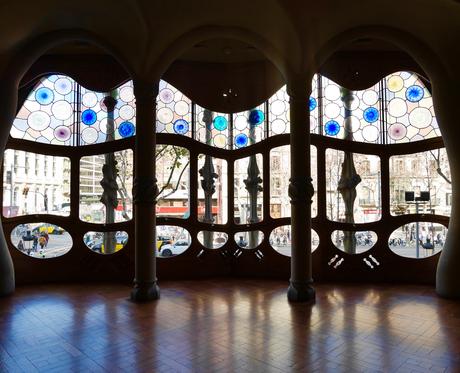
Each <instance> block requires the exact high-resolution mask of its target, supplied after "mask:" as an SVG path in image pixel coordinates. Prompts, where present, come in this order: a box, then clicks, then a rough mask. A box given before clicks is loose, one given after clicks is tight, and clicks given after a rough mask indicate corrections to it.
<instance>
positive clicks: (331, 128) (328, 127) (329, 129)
mask: <svg viewBox="0 0 460 373" xmlns="http://www.w3.org/2000/svg"><path fill="white" fill-rule="evenodd" d="M324 130H325V131H326V134H327V135H329V136H335V135H337V134H338V133H339V131H340V124H339V123H338V122H337V121H335V120H330V121H329V122H327V123H326V124H325V126H324Z"/></svg>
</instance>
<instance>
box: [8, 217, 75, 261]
mask: <svg viewBox="0 0 460 373" xmlns="http://www.w3.org/2000/svg"><path fill="white" fill-rule="evenodd" d="M11 243H12V244H13V245H14V246H15V247H16V248H17V249H18V250H19V251H21V252H22V253H24V254H26V255H29V256H32V257H34V258H39V259H47V258H55V257H58V256H62V255H64V254H66V253H67V252H68V251H69V250H70V249H71V248H72V237H71V236H70V234H69V233H68V232H67V231H65V230H64V228H61V227H59V226H57V225H54V224H50V223H28V224H20V225H18V226H17V227H15V228H14V229H13V230H12V232H11Z"/></svg>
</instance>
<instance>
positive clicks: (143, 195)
mask: <svg viewBox="0 0 460 373" xmlns="http://www.w3.org/2000/svg"><path fill="white" fill-rule="evenodd" d="M157 196H158V186H157V179H156V178H151V177H140V176H138V177H135V178H134V184H133V201H134V203H135V204H139V203H150V204H155V203H156V199H157Z"/></svg>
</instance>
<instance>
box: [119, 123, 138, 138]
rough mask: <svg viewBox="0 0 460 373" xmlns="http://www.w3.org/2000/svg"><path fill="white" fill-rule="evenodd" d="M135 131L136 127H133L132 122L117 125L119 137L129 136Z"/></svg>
mask: <svg viewBox="0 0 460 373" xmlns="http://www.w3.org/2000/svg"><path fill="white" fill-rule="evenodd" d="M135 131H136V128H135V127H134V124H132V123H131V122H123V123H121V124H120V125H119V126H118V133H119V134H120V136H121V137H123V138H125V137H131V136H132V135H134V132H135Z"/></svg>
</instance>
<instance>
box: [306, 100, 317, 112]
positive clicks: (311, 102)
mask: <svg viewBox="0 0 460 373" xmlns="http://www.w3.org/2000/svg"><path fill="white" fill-rule="evenodd" d="M308 105H309V107H310V111H313V110H315V109H316V106H318V104H317V102H316V100H315V98H314V97H310V100H309V101H308Z"/></svg>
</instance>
